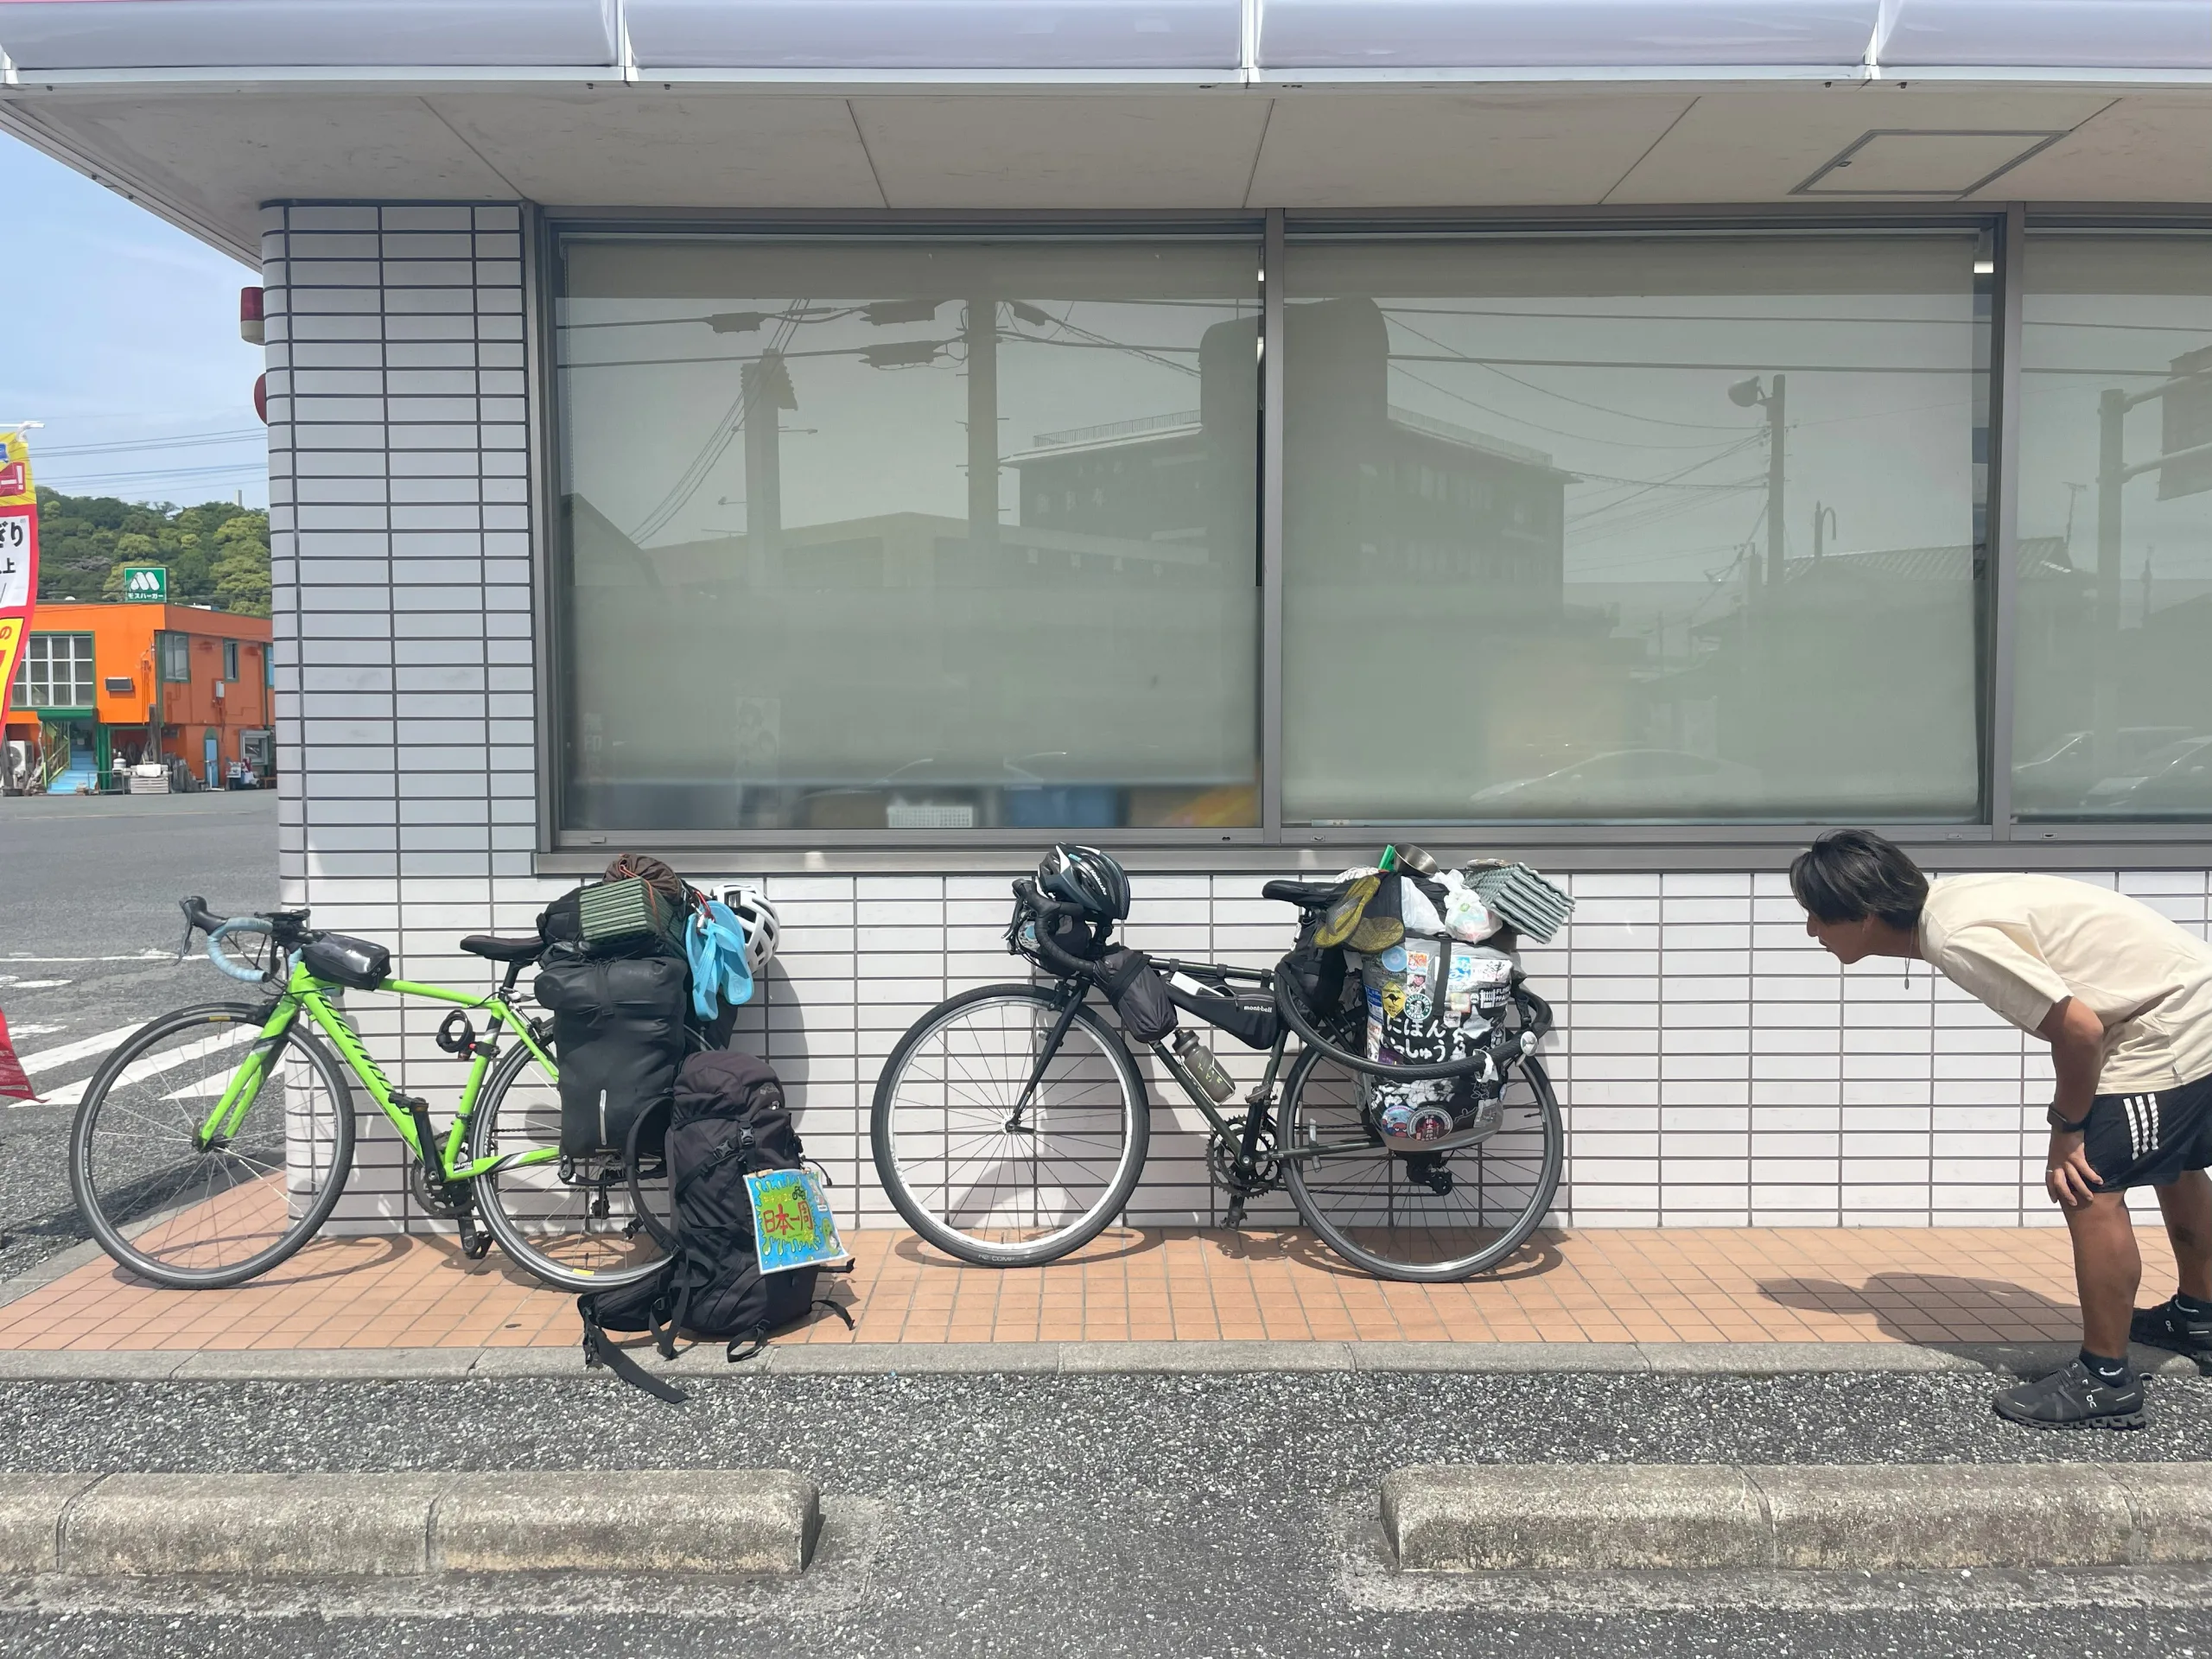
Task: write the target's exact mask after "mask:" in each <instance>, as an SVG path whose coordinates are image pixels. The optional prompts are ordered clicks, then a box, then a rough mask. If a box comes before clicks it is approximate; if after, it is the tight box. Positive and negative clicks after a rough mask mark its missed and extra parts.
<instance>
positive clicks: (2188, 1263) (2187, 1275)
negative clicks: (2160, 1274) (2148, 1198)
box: [2152, 1169, 2212, 1302]
mask: <svg viewBox="0 0 2212 1659" xmlns="http://www.w3.org/2000/svg"><path fill="white" fill-rule="evenodd" d="M2152 1191H2154V1192H2157V1193H2158V1209H2159V1211H2161V1212H2162V1213H2163V1214H2164V1217H2165V1218H2166V1236H2167V1237H2168V1238H2169V1239H2171V1240H2172V1241H2173V1247H2174V1267H2175V1268H2176V1270H2177V1272H2178V1273H2179V1274H2180V1275H2181V1294H2183V1295H2184V1296H2190V1297H2194V1298H2195V1299H2196V1300H2198V1301H2200V1302H2206V1301H2212V1179H2207V1178H2206V1176H2205V1173H2204V1172H2203V1171H2202V1170H2201V1169H2192V1170H2190V1171H2189V1172H2188V1173H2186V1174H2184V1175H2183V1176H2182V1177H2181V1179H2178V1180H2174V1181H2169V1182H2167V1183H2166V1185H2164V1186H2160V1187H2154V1188H2153V1189H2152Z"/></svg>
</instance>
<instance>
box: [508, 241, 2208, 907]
mask: <svg viewBox="0 0 2212 1659" xmlns="http://www.w3.org/2000/svg"><path fill="white" fill-rule="evenodd" d="M1936 228H1942V229H1955V230H1962V231H1972V232H1981V233H1984V234H1986V236H1987V237H1988V238H1989V241H1990V246H1991V249H1992V264H1993V271H1992V273H1991V294H1990V334H1989V383H1988V384H1989V448H1988V452H1987V465H1988V479H1987V486H1986V498H1985V499H1986V503H1987V531H1986V546H1987V550H1988V557H1989V561H1990V572H1989V575H1988V578H1987V580H1986V584H1985V589H1984V593H1983V595H1982V602H1983V605H1984V607H1985V613H1986V626H1987V630H1988V632H1987V642H1988V650H1987V654H1986V658H1985V660H1984V662H1983V663H1982V664H1981V665H1980V671H1979V679H1980V684H1979V687H1978V694H1977V695H1978V698H1979V702H1980V707H1979V708H1978V709H1977V710H1976V713H1977V715H1978V717H1979V726H1980V733H1981V735H1982V743H1981V756H1980V768H1981V776H1980V808H1979V810H1978V813H1977V815H1976V817H1974V818H1973V819H1971V820H1968V821H1966V822H1961V823H1931V822H1917V823H1873V824H1869V825H1867V826H1866V827H1869V828H1873V829H1879V830H1881V831H1883V832H1884V833H1885V834H1888V835H1890V836H1891V837H1892V838H1893V839H1895V840H1897V841H1898V842H1900V843H1902V844H1904V845H1906V846H1908V847H1910V848H1914V849H1919V850H1920V851H1922V852H1923V854H1924V855H1926V856H1928V857H1929V859H1931V860H1932V861H1936V862H1937V863H1939V864H1940V863H1942V861H1944V860H1946V859H1948V860H1950V861H1952V863H1953V866H1954V867H1957V868H1964V867H1970V866H1983V867H1986V866H1989V865H1991V864H1994V865H1995V866H1997V867H1999V868H2001V867H2003V866H2005V865H2006V864H2012V865H2047V866H2051V867H2054V868H2083V867H2087V868H2112V867H2113V862H2114V861H2116V860H2118V861H2125V863H2126V866H2127V867H2129V868H2145V867H2161V866H2163V867H2168V868H2202V866H2203V863H2204V861H2205V856H2206V855H2205V846H2206V843H2207V842H2208V839H2212V818H2208V820H2205V821H2200V822H2189V821H2167V822H2161V823H2112V822H2099V821H2095V820H2088V819H2084V820H2079V821H2054V820H2037V821H2034V822H2032V823H2026V824H2021V823H2016V822H2014V820H2013V818H2012V764H2013V759H2012V736H2013V709H2012V692H2013V671H2014V662H2013V652H2014V645H2015V635H2016V626H2017V623H2016V617H2017V609H2018V591H2017V590H2018V572H2017V570H2016V569H2015V568H2014V566H2015V563H2016V561H2017V547H2018V531H2017V524H2016V522H2015V514H2016V503H2015V500H2014V498H2013V490H2012V482H2013V480H2014V477H2015V475H2016V474H2017V471H2018V423H2019V408H2020V370H2019V352H2020V339H2021V312H2022V300H2023V294H2022V287H2021V272H2022V265H2023V257H2024V240H2025V238H2026V237H2027V236H2028V235H2030V234H2031V233H2032V232H2034V231H2035V230H2036V229H2037V228H2067V229H2074V230H2079V229H2082V228H2095V229H2109V230H2112V231H2114V232H2125V231H2136V232H2140V231H2142V230H2145V229H2170V230H2173V231H2175V232H2191V233H2196V234H2206V235H2212V214H2189V213H2145V212H2143V211H2142V210H2140V209H2136V210H2128V209H2115V210H2113V211H2112V212H2110V213H2101V212H2084V211H2081V210H2077V209H2073V208H2067V209H2064V210H2052V211H2050V212H2048V213H2046V212H2044V211H2040V210H2038V209H2037V207H2034V206H2033V205H2031V204H2024V203H2020V202H1997V203H1989V204H1979V203H1977V204H1974V205H1971V206H1964V207H1962V206H1961V205H1959V204H1956V203H1951V202H1935V203H1897V204H1883V205H1878V206H1868V205H1866V204H1841V203H1788V204H1773V205H1766V206H1762V207H1757V208H1748V207H1747V208H1743V209H1730V210H1721V211H1716V210H1714V209H1712V208H1709V207H1705V208H1700V207H1680V208H1669V207H1656V208H1655V207H1637V208H1621V209H1611V208H1591V207H1562V208H1510V209H1506V208H1501V209H1466V210H1458V211H1435V212H1421V213H1407V212H1403V211H1388V210H1374V211H1364V212H1344V211H1339V212H1317V213H1289V212H1287V211H1286V210H1284V209H1282V208H1270V209H1268V210H1266V212H1265V213H1230V214H1223V213H1172V212H1164V213H1127V212H1097V213H1050V212H1034V213H914V212H899V211H890V212H880V213H851V212H831V211H823V212H790V213H766V214H750V213H696V212H686V211H681V210H663V211H658V212H656V211H653V210H637V211H626V212H621V213H611V212H608V211H606V210H563V209H548V208H542V207H532V208H530V209H528V210H527V218H526V222H525V229H526V233H527V236H528V240H529V244H530V248H529V251H530V257H529V258H528V259H527V260H526V261H525V270H524V309H525V318H524V337H525V341H526V350H527V373H528V380H529V388H530V391H531V404H532V406H533V408H534V410H535V411H536V413H535V416H534V419H533V421H532V423H531V440H530V461H529V465H530V471H531V501H532V504H533V505H532V518H531V524H532V536H531V543H532V563H533V570H534V574H535V576H536V580H535V581H534V582H533V584H532V588H533V592H532V600H531V604H532V620H533V627H534V632H535V637H536V639H537V651H536V652H535V674H536V689H537V706H538V707H539V708H540V709H542V710H545V711H548V717H547V718H544V719H542V720H541V721H538V722H537V734H536V762H537V784H538V789H537V798H538V802H539V807H538V819H537V861H538V865H539V868H543V869H545V870H547V871H548V872H549V873H552V872H556V871H569V870H582V869H586V868H597V862H596V861H604V859H605V858H606V857H607V854H608V851H609V850H610V849H613V847H614V846H615V845H616V843H617V842H621V843H624V844H628V843H632V842H634V843H637V844H639V845H650V846H654V847H658V848H663V849H667V850H669V851H671V852H705V851H712V850H735V849H750V850H752V851H753V852H755V853H756V854H757V855H759V857H758V861H759V862H760V864H761V865H762V866H763V867H764V868H792V869H801V868H833V867H834V868H849V869H851V868H870V867H871V860H870V856H869V855H880V857H881V860H882V861H881V862H880V864H876V865H874V867H877V868H924V867H926V868H954V867H963V868H979V869H989V870H997V869H1000V868H1003V867H1004V866H1005V865H1006V863H1007V850H1008V849H1023V850H1027V849H1033V848H1035V847H1037V846H1039V845H1040V844H1042V843H1043V842H1045V841H1046V840H1047V839H1048V838H1050V837H1052V836H1054V835H1055V834H1056V833H1058V832H1056V831H1053V830H1051V829H964V830H931V829H843V830H832V829H811V830H804V829H686V828H674V827H669V828H664V829H631V830H619V831H618V830H606V831H601V830H588V829H571V828H569V827H568V826H567V825H565V824H563V823H561V822H560V819H559V813H560V811H561V803H562V801H563V798H564V795H563V789H562V782H563V779H562V778H561V772H560V767H561V751H562V743H561V734H560V732H559V731H558V729H557V723H558V721H559V719H560V714H559V711H560V710H562V709H563V708H564V707H565V704H566V692H565V689H564V688H565V686H566V683H567V682H566V663H565V661H564V644H565V642H564V641H563V639H562V638H561V635H560V623H559V615H560V611H559V604H558V599H557V593H558V585H559V583H560V582H562V581H563V580H564V578H565V572H564V571H563V569H562V558H563V553H562V550H561V546H560V541H559V536H558V524H557V515H558V508H557V504H556V498H555V491H556V487H557V480H558V479H559V476H560V473H559V467H558V461H559V454H558V444H559V433H560V429H561V415H560V410H559V409H558V407H557V397H558V375H557V372H556V368H555V364H556V360H557V359H556V353H555V351H554V339H553V315H554V306H553V303H552V302H553V298H554V296H556V294H557V293H558V291H559V274H558V273H559V269H560V267H559V254H560V245H561V239H562V238H563V235H564V234H566V233H569V232H586V233H589V232H596V233H601V234H605V233H608V232H613V233H626V234H632V235H648V236H649V235H654V234H666V235H671V236H677V235H717V236H725V235H726V236H729V237H732V238H763V239H778V240H806V241H818V240H826V239H830V238H836V237H841V236H849V237H852V238H857V239H871V238H899V239H904V238H908V237H912V238H948V237H953V238H957V237H962V236H973V237H976V238H1000V239H1004V238H1040V239H1041V238H1053V239H1066V238H1071V237H1079V236H1096V237H1099V238H1141V239H1147V240H1156V239H1160V238H1173V237H1175V236H1177V235H1178V234H1184V235H1201V236H1207V237H1211V238H1218V237H1221V236H1224V235H1232V236H1234V235H1243V236H1247V237H1249V238H1251V239H1252V240H1253V242H1254V245H1255V249H1256V250H1257V251H1258V253H1259V257H1260V262H1261V272H1262V281H1261V302H1262V305H1261V323H1260V332H1261V339H1262V361H1261V374H1260V397H1261V407H1260V410H1259V434H1260V460H1259V495H1260V500H1259V512H1258V542H1259V546H1258V549H1257V552H1258V556H1259V567H1260V574H1261V594H1260V607H1259V608H1260V630H1261V639H1260V652H1259V659H1260V672H1261V683H1260V686H1259V688H1258V698H1257V703H1258V708H1259V710H1260V721H1261V730H1260V744H1259V748H1260V807H1261V812H1260V816H1261V823H1260V824H1259V825H1258V826H1256V827H1253V828H1245V829H1149V828H1146V829H1137V828H1132V829H1107V828H1087V829H1081V830H1074V829H1071V830H1069V831H1068V832H1067V833H1068V834H1070V835H1077V836H1080V837H1081V838H1082V839H1084V840H1085V841H1088V842H1095V843H1097V844H1099V845H1102V846H1109V847H1114V848H1118V849H1131V850H1140V849H1149V850H1150V851H1151V852H1152V853H1154V854H1155V855H1157V856H1156V857H1154V858H1148V859H1141V860H1140V861H1141V862H1146V863H1152V864H1155V865H1156V866H1158V867H1159V868H1221V867H1223V865H1224V863H1235V864H1236V865H1239V866H1243V865H1245V864H1248V863H1249V865H1250V866H1251V868H1270V869H1272V868H1292V867H1293V866H1296V867H1299V868H1312V869H1333V868H1336V867H1337V866H1338V864H1340V863H1342V862H1344V858H1343V857H1341V856H1339V855H1338V851H1337V850H1336V849H1358V848H1367V849H1372V848H1373V847H1374V846H1375V845H1376V844H1378V843H1379V842H1383V841H1387V840H1389V839H1390V837H1391V835H1392V830H1391V829H1390V827H1389V825H1387V824H1382V823H1376V824H1371V825H1370V824H1362V825H1357V826H1352V827H1334V826H1317V827H1313V828H1311V829H1308V828H1305V827H1295V828H1292V829H1286V828H1285V826H1284V824H1283V823H1282V788H1281V785H1282V775H1281V760H1282V696H1281V689H1282V671H1283V661H1282V581H1281V578H1282V523H1281V477H1282V465H1283V451H1282V437H1283V396H1284V385H1283V366H1284V365H1283V358H1282V353H1281V352H1280V351H1276V350H1272V349H1269V348H1270V346H1272V345H1273V343H1274V342H1275V341H1278V340H1281V338H1282V333H1283V321H1284V318H1283V308H1284V303H1285V298H1286V296H1285V293H1284V286H1285V285H1284V283H1283V282H1282V281H1281V273H1282V271H1283V270H1284V262H1285V259H1286V257H1287V245H1288V244H1289V242H1290V241H1291V240H1292V239H1293V238H1298V239H1301V240H1302V239H1306V238H1325V237H1346V238H1359V239H1364V240H1387V239H1390V238H1420V239H1423V240H1435V239H1438V238H1458V237H1464V238H1466V239H1468V240H1470V241H1475V240H1481V239H1487V238H1497V237H1503V236H1513V235H1516V234H1519V235H1522V236H1542V237H1547V238H1558V237H1561V236H1578V235H1579V236H1587V237H1590V238H1593V239H1595V238H1611V237H1617V236H1622V235H1630V234H1636V233H1638V232H1645V233H1649V232H1665V233H1669V234H1678V235H1695V234H1698V233H1700V232H1704V233H1709V234H1713V235H1716V236H1743V235H1746V234H1754V235H1755V234H1758V233H1762V232H1773V233H1783V234H1787V233H1791V232H1796V233H1799V234H1802V233H1804V232H1808V231H1827V232H1838V233H1844V232H1859V233H1863V234H1879V233H1881V232H1885V231H1889V232H1910V231H1916V230H1918V231H1925V230H1929V229H1936ZM1833 827H1836V826H1835V825H1834V824H1833V823H1828V822H1825V821H1821V822H1816V821H1811V820H1808V821H1804V822H1799V823H1743V822H1731V821H1727V820H1708V821H1690V820H1684V821H1681V822H1677V823H1598V822H1592V823H1580V824H1573V823H1543V824H1538V823H1515V822H1511V821H1500V822H1496V823H1468V824H1465V825H1455V826H1452V827H1449V828H1444V827H1434V826H1423V827H1421V828H1420V829H1411V833H1412V834H1413V835H1414V836H1416V837H1418V838H1421V839H1423V840H1425V841H1427V842H1429V843H1430V844H1432V845H1434V846H1436V847H1439V848H1440V849H1442V848H1461V847H1466V848H1481V849H1492V850H1494V849H1523V850H1525V851H1527V852H1528V853H1529V854H1531V855H1537V854H1541V855H1542V856H1543V857H1545V858H1546V859H1547V860H1548V861H1550V862H1551V863H1552V864H1553V865H1554V867H1556V868H1598V869H1620V870H1649V869H1680V868H1726V869H1735V870H1741V869H1745V868H1753V867H1756V868H1780V867H1781V865H1782V864H1783V863H1784V862H1786V861H1787V857H1788V854H1789V850H1790V849H1796V848H1798V847H1802V845H1803V844H1804V843H1805V842H1807V841H1808V839H1810V838H1811V837H1812V836H1815V835H1817V834H1819V833H1820V832H1821V831H1822V830H1823V829H1829V828H1833ZM1409 828H1410V827H1409ZM1199 849H1215V856H1214V858H1212V859H1211V860H1206V861H1194V860H1193V859H1192V856H1191V855H1193V854H1195V853H1197V852H1198V850H1199ZM1300 849H1303V851H1302V852H1301V850H1300ZM922 855H926V856H922ZM826 857H834V858H835V859H836V861H837V862H836V864H835V865H834V866H825V865H824V864H823V859H824V858H826Z"/></svg>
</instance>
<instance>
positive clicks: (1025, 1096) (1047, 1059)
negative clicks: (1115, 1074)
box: [1004, 985, 1083, 1135]
mask: <svg viewBox="0 0 2212 1659" xmlns="http://www.w3.org/2000/svg"><path fill="white" fill-rule="evenodd" d="M1082 1003H1083V987H1082V986H1080V985H1077V987H1076V988H1075V991H1074V995H1071V996H1068V997H1066V999H1065V1001H1062V1003H1061V1004H1060V1014H1059V1018H1058V1019H1057V1020H1053V1022H1052V1035H1051V1036H1049V1037H1047V1038H1046V1039H1045V1040H1044V1043H1043V1044H1042V1045H1041V1046H1039V1048H1038V1050H1037V1060H1036V1064H1035V1065H1032V1066H1031V1067H1030V1068H1029V1081H1028V1082H1027V1083H1025V1084H1022V1085H1021V1095H1020V1098H1019V1099H1017V1100H1016V1101H1015V1102H1014V1109H1013V1110H1012V1111H1010V1112H1008V1113H1007V1119H1006V1123H1005V1125H1004V1128H1005V1131H1006V1133H1007V1134H1008V1135H1027V1134H1030V1133H1031V1132H1032V1131H1031V1129H1030V1126H1029V1124H1028V1122H1027V1115H1028V1111H1029V1106H1030V1103H1031V1102H1032V1101H1033V1100H1034V1099H1035V1098H1036V1096H1037V1087H1038V1085H1039V1084H1041V1083H1043V1082H1044V1081H1045V1069H1046V1067H1047V1066H1049V1065H1052V1056H1054V1055H1055V1054H1057V1053H1058V1052H1060V1044H1061V1042H1062V1041H1063V1040H1064V1039H1065V1038H1066V1036H1067V1034H1068V1027H1070V1026H1071V1025H1073V1024H1074V1023H1075V1011H1076V1009H1077V1007H1081V1006H1082Z"/></svg>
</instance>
